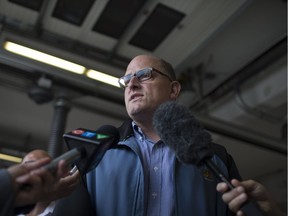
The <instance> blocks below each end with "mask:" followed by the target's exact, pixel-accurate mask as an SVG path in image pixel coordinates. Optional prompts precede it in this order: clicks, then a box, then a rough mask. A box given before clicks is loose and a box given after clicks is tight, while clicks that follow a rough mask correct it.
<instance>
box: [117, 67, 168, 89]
mask: <svg viewBox="0 0 288 216" xmlns="http://www.w3.org/2000/svg"><path fill="white" fill-rule="evenodd" d="M152 71H155V72H157V73H159V74H161V75H162V76H165V77H167V78H168V79H169V80H170V81H171V82H172V81H173V80H172V79H171V78H170V77H169V76H168V75H167V74H165V73H163V72H161V71H159V70H157V69H155V68H151V67H149V68H143V69H141V70H139V71H136V73H134V74H132V73H130V74H127V75H126V76H123V77H121V78H120V79H119V80H118V83H119V85H120V87H121V88H123V89H125V88H126V87H127V86H128V84H129V82H130V80H131V79H132V78H133V77H134V76H135V77H136V78H137V80H138V81H139V82H143V81H146V80H149V79H151V77H152Z"/></svg>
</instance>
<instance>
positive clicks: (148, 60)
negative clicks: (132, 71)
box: [128, 54, 176, 80]
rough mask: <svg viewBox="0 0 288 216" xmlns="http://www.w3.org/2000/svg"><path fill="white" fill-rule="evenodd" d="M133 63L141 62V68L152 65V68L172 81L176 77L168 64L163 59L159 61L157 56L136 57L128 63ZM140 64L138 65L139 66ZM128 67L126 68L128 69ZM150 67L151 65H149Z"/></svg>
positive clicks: (144, 55)
mask: <svg viewBox="0 0 288 216" xmlns="http://www.w3.org/2000/svg"><path fill="white" fill-rule="evenodd" d="M134 62H138V63H139V62H141V63H142V64H143V67H144V66H145V67H147V66H149V65H150V64H153V66H155V67H156V68H157V69H158V70H161V71H162V72H164V73H165V74H167V75H168V76H169V77H170V78H171V79H172V80H176V75H175V71H174V68H173V66H172V65H171V64H170V63H168V62H167V61H165V60H164V59H161V58H159V57H157V56H153V55H146V54H143V55H138V56H136V57H134V58H133V59H132V60H131V61H130V63H129V65H130V64H133V63H134ZM141 63H140V64H141ZM129 65H128V68H129ZM150 66H152V65H150Z"/></svg>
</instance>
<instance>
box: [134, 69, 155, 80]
mask: <svg viewBox="0 0 288 216" xmlns="http://www.w3.org/2000/svg"><path fill="white" fill-rule="evenodd" d="M151 72H152V68H144V69H142V70H139V71H137V72H136V76H137V79H138V80H139V81H140V82H141V81H145V80H148V79H150V78H151Z"/></svg>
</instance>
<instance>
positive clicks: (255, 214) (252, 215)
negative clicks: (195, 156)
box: [204, 158, 265, 216]
mask: <svg viewBox="0 0 288 216" xmlns="http://www.w3.org/2000/svg"><path fill="white" fill-rule="evenodd" d="M204 163H205V164H206V165H207V167H208V168H209V169H210V170H211V171H212V172H213V173H214V175H215V176H216V177H218V178H219V179H220V180H221V181H222V182H225V183H226V184H227V185H228V187H229V189H230V190H232V189H233V188H235V187H234V186H233V185H232V184H231V183H230V181H229V180H228V178H227V177H226V176H225V175H224V174H223V173H222V172H221V171H220V170H219V168H218V167H217V166H216V164H215V163H214V162H213V161H212V160H211V159H210V158H206V159H205V160H204ZM241 210H242V211H243V212H244V214H245V215H246V216H265V214H264V213H263V212H262V211H261V209H260V207H259V205H258V204H257V203H256V202H246V203H245V204H244V205H243V206H242V207H241Z"/></svg>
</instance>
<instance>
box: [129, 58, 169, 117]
mask: <svg viewBox="0 0 288 216" xmlns="http://www.w3.org/2000/svg"><path fill="white" fill-rule="evenodd" d="M147 67H152V68H155V69H157V70H159V71H161V72H163V73H165V71H163V68H161V65H160V64H159V61H158V60H157V59H155V58H152V57H149V56H138V57H135V58H134V59H133V60H132V61H131V62H130V64H129V65H128V67H127V70H126V73H125V75H127V74H130V73H131V74H135V73H136V72H137V71H139V70H140V69H143V68H147ZM171 99H172V98H171V81H170V80H169V79H168V78H167V77H166V76H163V75H161V74H159V73H156V72H154V71H153V72H152V77H151V79H149V80H146V81H143V82H139V81H138V80H137V78H136V77H134V76H133V77H132V79H131V80H130V82H129V84H128V85H127V87H126V89H125V105H126V110H127V112H128V115H129V116H130V117H131V118H133V119H135V118H139V117H141V116H142V118H143V117H144V118H145V117H146V118H147V117H148V118H149V117H151V116H152V115H153V113H154V111H155V110H156V108H157V107H158V105H160V104H161V103H163V102H165V101H168V100H171ZM143 114H144V115H143Z"/></svg>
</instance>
